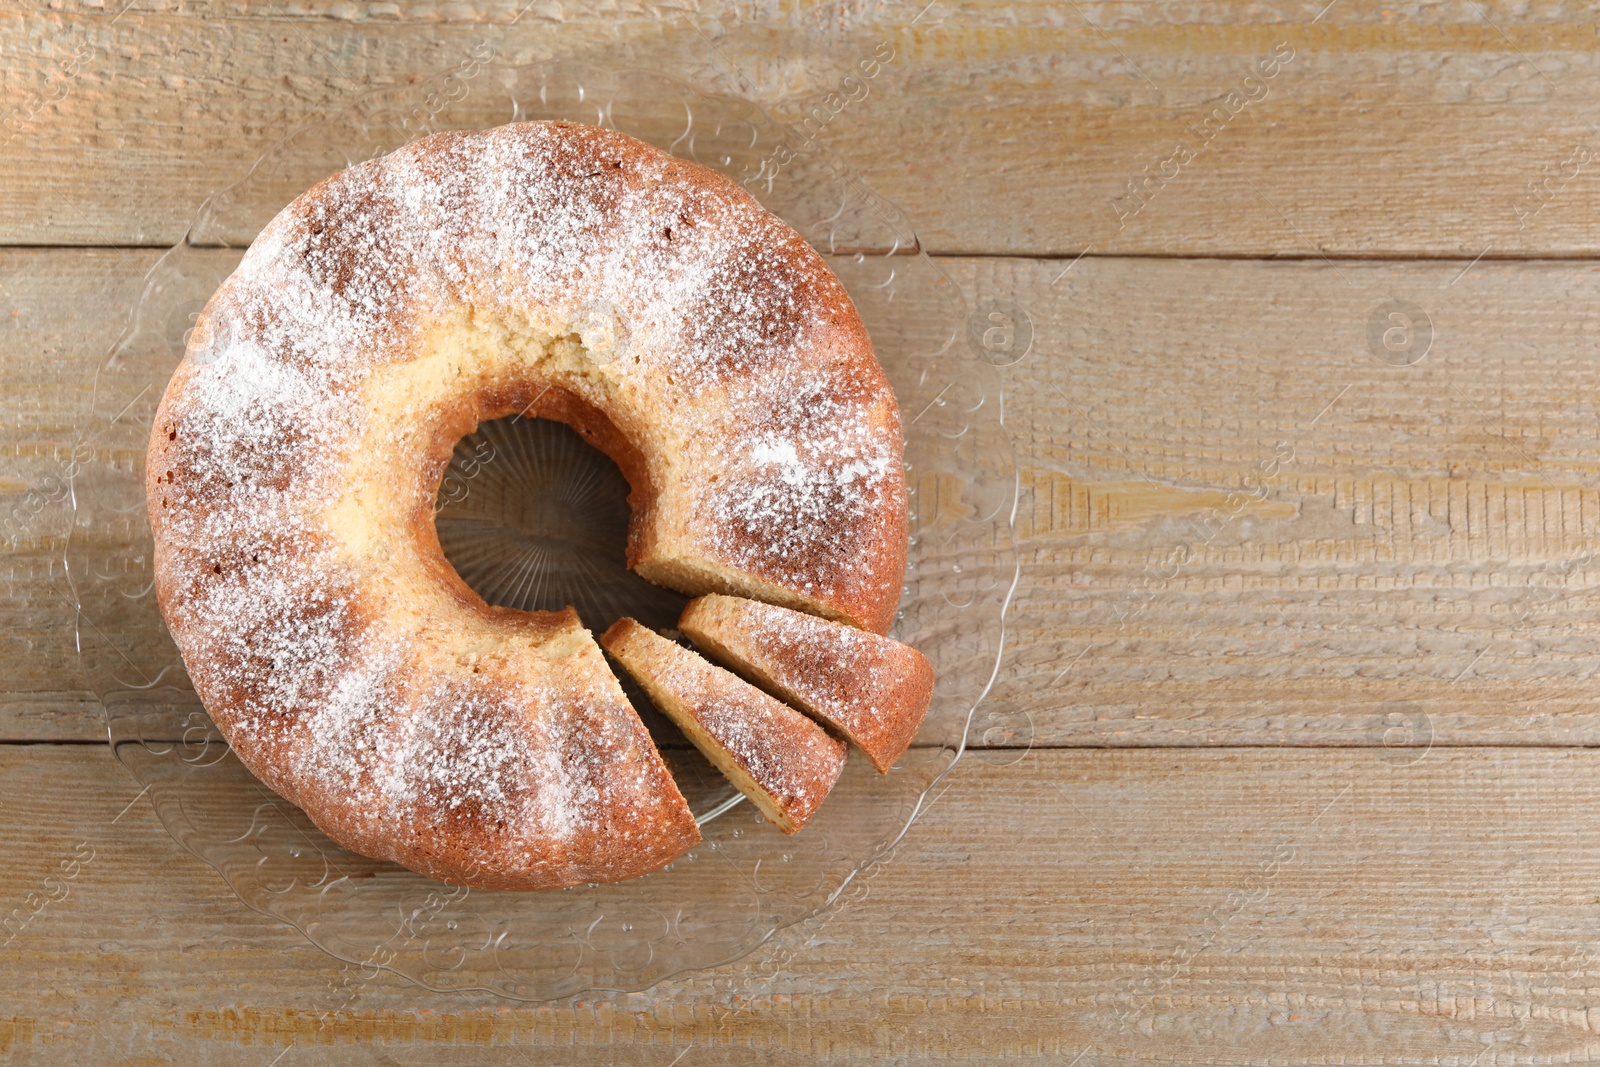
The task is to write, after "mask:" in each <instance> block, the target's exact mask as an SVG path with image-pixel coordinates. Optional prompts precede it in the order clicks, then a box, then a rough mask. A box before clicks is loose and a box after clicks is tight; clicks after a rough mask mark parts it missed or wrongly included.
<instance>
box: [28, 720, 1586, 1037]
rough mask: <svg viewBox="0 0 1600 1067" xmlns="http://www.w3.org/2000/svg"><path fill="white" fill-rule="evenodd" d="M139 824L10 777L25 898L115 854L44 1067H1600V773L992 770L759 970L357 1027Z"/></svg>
mask: <svg viewBox="0 0 1600 1067" xmlns="http://www.w3.org/2000/svg"><path fill="white" fill-rule="evenodd" d="M134 796H135V790H134V787H133V786H132V785H131V783H130V780H129V779H127V778H126V777H125V776H124V775H122V773H121V772H120V771H119V770H118V769H117V768H116V767H115V765H114V764H113V763H112V760H111V756H110V754H109V752H108V751H107V750H106V749H104V748H101V747H98V746H96V747H92V748H87V747H82V746H75V747H65V748H64V747H54V748H45V749H42V750H32V749H19V748H7V749H4V750H0V803H3V805H4V808H3V810H4V811H5V812H6V813H7V814H6V818H5V820H4V823H3V824H0V843H3V845H4V846H5V848H6V850H7V853H8V854H9V855H11V856H13V857H14V860H13V861H12V862H10V863H8V864H6V865H5V867H4V868H3V869H0V899H4V900H7V901H10V900H20V899H22V898H23V897H24V896H25V895H26V894H27V893H29V892H33V891H35V890H37V889H39V887H40V886H41V885H42V884H43V880H44V878H45V877H46V876H47V875H49V873H50V872H51V871H53V870H55V869H56V867H57V864H58V861H59V860H60V859H61V858H63V857H68V856H82V855H90V853H89V852H88V851H86V850H92V859H90V860H89V861H88V862H87V863H83V864H81V865H80V868H79V870H78V873H77V876H76V877H75V878H73V879H71V880H70V881H69V882H68V883H66V884H67V885H68V887H69V891H68V892H67V894H66V896H65V898H64V899H61V900H59V901H58V902H56V903H54V904H52V905H50V907H49V908H48V909H46V910H45V911H43V912H42V913H41V914H40V915H39V916H38V917H37V918H36V919H35V920H34V921H33V923H32V924H30V925H29V926H28V927H26V928H25V929H24V930H23V931H22V933H21V934H20V935H19V936H18V937H17V938H16V939H15V940H14V941H13V942H12V943H11V944H10V945H8V946H7V947H6V948H5V949H4V952H5V954H6V959H7V966H6V967H5V969H4V970H0V998H3V1003H4V1007H3V1008H0V1056H6V1055H9V1056H10V1057H11V1062H16V1063H85V1062H109V1063H128V1064H137V1065H140V1067H143V1065H145V1064H157V1063H168V1062H176V1063H207V1064H250V1065H257V1067H264V1065H266V1064H269V1063H272V1062H273V1061H274V1057H276V1056H279V1055H282V1056H283V1058H282V1059H281V1060H278V1061H277V1062H278V1063H279V1064H280V1067H284V1065H293V1064H309V1063H334V1064H343V1063H372V1062H380V1063H417V1064H424V1063H460V1064H489V1063H508V1064H512V1063H514V1064H530V1063H532V1064H553V1065H555V1064H560V1065H583V1064H609V1063H645V1064H667V1063H670V1062H672V1060H673V1057H674V1056H677V1055H679V1054H680V1053H682V1054H683V1058H682V1060H680V1061H679V1063H680V1064H729V1065H733V1064H741V1065H742V1064H749V1063H754V1062H760V1063H773V1064H794V1065H797V1067H798V1065H801V1064H811V1063H827V1064H881V1063H889V1064H921V1063H930V1062H936V1063H937V1062H956V1063H984V1064H990V1063H1039V1064H1066V1063H1068V1062H1071V1061H1072V1059H1073V1057H1074V1056H1077V1055H1079V1053H1080V1052H1083V1053H1084V1055H1083V1058H1082V1059H1081V1060H1079V1061H1078V1064H1079V1067H1084V1065H1091V1067H1101V1065H1107V1064H1122V1063H1136V1062H1142V1063H1150V1062H1156V1063H1178V1064H1216V1063H1227V1064H1269V1063H1270V1064H1274V1065H1312V1064H1326V1063H1327V1062H1329V1060H1330V1059H1333V1058H1334V1055H1335V1054H1337V1055H1338V1058H1339V1059H1340V1060H1341V1061H1342V1062H1346V1063H1375V1064H1376V1063H1385V1064H1393V1063H1419V1064H1420V1063H1431V1064H1446V1065H1456V1067H1466V1065H1467V1064H1471V1063H1476V1064H1478V1065H1479V1067H1481V1065H1483V1064H1496V1065H1507V1064H1523V1063H1536V1064H1545V1063H1582V1062H1592V1060H1593V1059H1594V1058H1595V1057H1597V1056H1600V1037H1597V1036H1596V1034H1595V1033H1594V1024H1593V1005H1594V999H1595V996H1596V995H1597V989H1600V962H1597V960H1596V956H1595V951H1596V948H1597V945H1600V942H1597V940H1596V932H1595V925H1594V923H1593V914H1594V887H1595V885H1596V882H1597V880H1600V829H1597V828H1596V825H1595V821H1594V819H1593V818H1592V815H1591V813H1592V811H1593V808H1594V806H1595V805H1596V804H1597V803H1600V755H1597V754H1596V753H1594V752H1593V751H1583V750H1571V749H1568V750H1559V749H1519V750H1505V749H1499V750H1488V751H1486V750H1462V749H1456V750H1438V749H1435V750H1434V751H1432V752H1430V753H1428V754H1427V755H1426V756H1424V757H1423V758H1421V759H1419V760H1418V761H1417V762H1415V763H1413V764H1411V765H1409V766H1403V765H1399V764H1397V763H1393V762H1388V761H1385V760H1383V759H1382V758H1380V756H1379V755H1378V754H1375V753H1373V752H1370V751H1353V750H1345V751H1336V752H1330V751H1326V750H1324V751H1304V750H1283V751H1279V750H1271V749H1260V748H1256V749H1241V750H1216V749H1211V750H1204V749H1199V750H1188V751H1185V752H1181V753H1179V752H1172V751H1151V750H1121V751H1096V750H1077V751H1063V750H1056V751H1036V752H1033V753H1031V754H1029V755H1028V756H1026V757H1025V758H1023V759H1021V760H1018V759H1017V758H1016V754H1014V753H1003V752H986V753H972V754H970V755H969V763H968V764H967V765H966V766H965V767H964V768H962V771H961V779H960V781H959V782H958V783H956V784H955V785H954V786H953V787H952V788H951V789H950V791H949V792H948V793H946V794H945V795H944V796H943V797H941V798H940V799H939V800H938V801H936V802H935V803H934V804H933V806H932V808H931V809H930V810H929V811H928V813H927V815H926V816H925V817H924V819H923V820H922V821H921V822H920V823H919V824H918V825H917V826H916V827H915V828H914V829H913V831H912V834H911V836H910V837H909V838H908V839H907V840H906V841H905V842H904V844H903V845H902V847H901V848H900V850H899V852H898V854H897V855H896V856H895V857H894V859H893V860H892V861H891V862H889V863H888V864H886V865H884V866H883V867H881V868H880V869H879V871H878V873H877V874H876V876H875V877H873V878H872V879H871V880H870V882H869V883H868V884H867V885H866V888H865V891H864V892H863V893H855V894H853V899H852V900H851V902H850V903H849V904H848V905H847V906H845V907H843V908H841V909H839V910H837V911H835V912H833V913H831V914H830V915H825V916H823V917H820V918H818V919H816V920H812V921H810V922H807V923H803V924H801V925H799V926H796V927H793V928H791V929H790V930H788V931H785V932H783V933H780V934H779V935H778V936H777V938H776V939H775V940H774V942H773V943H772V944H771V945H769V946H767V947H764V948H762V949H760V950H758V951H757V952H755V953H754V954H752V955H751V956H749V957H746V958H745V959H744V960H742V961H740V962H738V963H735V964H731V965H728V966H725V967H721V968H718V969H716V970H714V971H711V972H706V973H700V974H693V975H687V976H683V977H680V978H675V979H669V980H667V981H665V982H663V983H661V984H660V985H658V986H656V987H655V988H654V989H651V990H650V991H648V992H645V993H639V994H590V995H586V996H582V997H578V998H570V999H565V1000H561V1001H555V1002H552V1003H549V1004H543V1005H537V1006H528V1005H515V1004H509V1003H506V1002H503V1001H496V1000H494V999H493V998H489V997H484V996H464V995H441V994H430V993H426V992H423V991H420V990H418V989H416V988H415V987H411V986H408V985H407V984H405V983H403V982H401V981H399V980H395V979H391V978H388V977H380V978H378V979H375V980H373V981H371V982H369V983H366V984H365V985H362V986H361V987H360V991H359V996H358V997H357V998H356V999H355V1000H354V1001H353V1002H351V1003H350V1004H349V1006H348V1008H346V1009H344V1010H341V1011H340V1013H339V1014H338V1015H337V1016H336V1018H335V1019H334V1020H333V1021H332V1022H331V1023H329V1024H328V1025H327V1026H326V1027H324V1026H321V1025H319V1013H321V1012H325V1011H329V1010H332V1009H333V1008H335V1007H339V1006H340V1005H341V1004H342V1003H343V1001H342V999H341V996H340V995H339V991H340V990H342V989H344V988H345V986H343V985H342V984H341V983H342V982H343V980H344V979H345V977H346V975H345V973H344V967H343V965H342V964H339V963H338V962H337V961H334V960H332V959H331V958H329V957H326V956H324V955H322V954H321V953H319V952H318V951H316V950H314V949H311V948H309V947H307V946H306V945H305V944H304V943H303V942H302V941H301V940H300V939H299V937H298V935H296V934H295V933H294V932H293V931H291V930H288V929H287V928H285V927H283V926H280V925H279V924H277V923H275V922H273V921H271V920H268V919H264V918H262V917H260V916H257V915H255V914H253V913H249V912H245V911H244V910H243V909H241V908H240V907H239V906H238V905H237V903H235V902H234V901H233V899H232V898H231V896H230V895H229V893H228V891H227V890H226V888H225V887H223V886H222V884H221V882H220V880H219V879H218V878H217V877H216V875H215V874H214V873H213V872H211V871H210V869H209V868H205V867H203V866H202V865H201V864H200V863H199V862H198V861H196V860H192V859H190V858H189V857H187V856H186V855H179V856H177V857H174V855H173V848H174V847H173V845H172V842H171V840H170V839H169V838H168V837H167V836H166V834H165V832H164V831H163V830H162V829H161V828H160V826H159V825H158V824H157V823H156V821H155V819H154V817H153V816H152V815H151V813H150V811H149V808H148V807H147V806H146V805H144V804H143V803H139V804H134V805H133V806H132V807H131V808H128V810H127V813H126V814H125V815H122V816H121V818H120V819H118V814H119V812H121V811H122V810H123V809H124V807H125V806H127V805H128V803H129V801H130V800H132V799H133V798H134ZM113 820H117V821H115V822H114V823H113ZM691 1045H692V1048H690V1046H691ZM285 1048H288V1049H289V1051H288V1052H286V1053H285V1052H284V1050H285ZM685 1048H690V1050H689V1051H688V1052H687V1053H684V1052H683V1050H684V1049H685ZM1085 1050H1088V1051H1087V1052H1085Z"/></svg>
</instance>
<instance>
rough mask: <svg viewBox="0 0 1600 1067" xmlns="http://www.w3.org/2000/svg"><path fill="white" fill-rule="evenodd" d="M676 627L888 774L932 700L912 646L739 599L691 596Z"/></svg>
mask: <svg viewBox="0 0 1600 1067" xmlns="http://www.w3.org/2000/svg"><path fill="white" fill-rule="evenodd" d="M678 628H679V629H680V630H682V631H683V632H684V634H686V635H687V636H688V637H689V639H690V640H692V641H693V642H694V643H695V645H696V647H698V648H699V649H701V650H702V651H703V652H705V653H706V654H707V655H708V656H710V657H711V658H712V659H714V660H716V661H717V662H718V663H721V664H722V665H723V666H725V667H728V668H729V669H731V670H734V671H736V672H738V673H739V674H740V675H741V676H743V677H744V678H746V679H748V680H749V681H751V682H753V683H755V684H756V685H759V686H760V687H761V688H762V689H765V690H766V691H767V692H769V693H771V694H773V695H774V696H776V697H779V698H781V699H783V700H785V701H787V702H788V703H790V704H792V705H794V706H795V707H797V708H799V709H800V710H801V711H804V712H805V713H806V714H808V715H811V716H813V717H815V718H817V719H819V720H820V721H821V722H823V723H825V724H826V725H828V726H830V727H832V728H833V729H835V730H837V731H839V732H840V733H841V734H843V735H844V736H845V737H847V738H848V739H849V740H850V741H851V742H852V743H853V744H855V745H856V747H858V748H860V749H861V750H862V751H863V752H865V753H866V754H867V757H868V758H869V759H871V760H872V765H873V766H874V767H876V768H878V770H879V771H880V772H887V771H888V770H889V768H890V767H891V766H893V764H894V762H895V760H897V759H899V758H900V756H901V755H902V754H903V753H904V752H905V750H906V749H907V748H908V747H909V746H910V744H911V739H912V738H913V737H915V736H916V733H917V730H918V728H919V727H921V725H922V720H923V718H924V717H925V716H926V715H927V713H928V704H929V702H930V701H931V700H932V699H933V667H932V665H930V664H929V663H928V660H927V657H925V656H924V655H923V654H922V653H920V652H918V651H917V650H916V649H914V648H912V647H910V646H909V645H903V644H901V643H900V642H898V641H894V640H891V639H889V638H887V637H879V636H877V635H876V634H868V633H862V632H861V631H859V630H855V629H852V628H850V627H848V626H843V625H840V624H839V623H835V622H830V621H828V620H826V619H819V618H816V617H814V616H811V615H804V614H801V613H800V612H797V611H790V610H789V609H787V608H781V607H778V606H776V605H773V604H762V603H759V602H757V601H754V600H746V599H744V598H742V597H730V596H723V595H720V594H716V593H713V594H710V595H708V596H703V597H699V598H698V599H695V600H691V601H690V602H689V604H688V606H687V607H685V608H684V610H683V615H682V617H680V618H679V620H678Z"/></svg>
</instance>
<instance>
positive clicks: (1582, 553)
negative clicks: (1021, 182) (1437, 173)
mask: <svg viewBox="0 0 1600 1067" xmlns="http://www.w3.org/2000/svg"><path fill="white" fill-rule="evenodd" d="M948 266H949V270H950V272H951V274H952V276H953V278H954V279H955V280H956V281H957V282H958V283H959V284H960V285H962V287H963V288H965V289H967V290H968V291H969V292H972V293H974V294H975V296H976V298H977V299H979V300H987V299H991V298H1000V299H1008V300H1011V301H1013V302H1014V303H1015V304H1016V305H1019V306H1020V307H1021V308H1022V309H1024V310H1023V312H1022V314H1027V315H1030V316H1031V318H1032V331H1033V338H1034V340H1033V350H1032V352H1031V354H1030V355H1029V356H1028V357H1027V358H1026V359H1025V360H1023V361H1022V362H1020V363H1016V364H1014V365H1012V366H1010V367H1007V368H1005V369H1004V370H1003V371H1002V374H1003V375H1004V376H1005V380H1006V387H1005V399H1006V421H1007V423H1008V425H1009V426H1010V427H1011V429H1012V431H1013V433H1014V434H1015V438H1016V446H1017V449H1018V452H1019V459H1020V464H1019V466H1020V470H1021V480H1022V485H1023V494H1022V499H1021V502H1020V507H1019V510H1018V531H1017V532H1018V538H1019V543H1020V545H1021V548H1022V554H1023V568H1022V578H1021V581H1020V583H1019V586H1018V593H1017V597H1016V602H1015V606H1014V608H1013V610H1012V612H1011V614H1010V617H1009V626H1008V631H1009V635H1010V637H1009V644H1008V648H1009V654H1008V656H1007V658H1006V662H1005V665H1004V666H1003V668H1002V671H1001V674H1000V678H999V680H998V683H997V685H996V687H995V690H994V693H993V695H992V697H991V699H990V701H989V702H988V703H987V705H986V706H987V710H988V714H989V716H990V717H991V719H992V721H993V725H992V726H990V727H988V728H987V729H989V730H992V731H993V733H992V734H991V735H990V737H991V740H1004V739H1006V738H1008V737H1010V738H1015V739H1016V741H1015V743H1022V742H1023V741H1024V740H1025V739H1026V738H1028V737H1029V736H1031V737H1032V738H1033V740H1034V742H1035V743H1045V744H1057V743H1085V742H1088V743H1110V744H1129V743H1132V744H1190V743H1203V744H1212V743H1220V744H1240V743H1246V744H1357V745H1359V744H1378V743H1384V742H1385V739H1387V740H1388V741H1389V742H1393V743H1411V739H1414V738H1415V737H1431V738H1432V739H1434V740H1436V741H1439V742H1441V743H1450V744H1461V743H1472V744H1479V743H1515V744H1528V743H1535V744H1572V743H1584V744H1588V743H1593V739H1595V738H1597V736H1600V735H1597V733H1596V730H1597V727H1600V720H1597V719H1596V718H1595V717H1594V713H1593V709H1594V707H1595V696H1596V695H1597V689H1596V682H1595V677H1594V675H1595V670H1594V659H1593V656H1592V653H1591V650H1592V649H1593V648H1594V647H1595V643H1596V639H1597V638H1600V623H1597V621H1596V620H1597V619H1600V602H1597V589H1596V582H1597V580H1600V573H1597V570H1596V567H1595V561H1596V549H1597V547H1600V538H1597V534H1600V530H1597V528H1596V525H1595V524H1596V521H1597V517H1600V496H1597V495H1596V489H1595V472H1596V469H1597V465H1600V439H1597V438H1596V436H1595V434H1594V431H1593V416H1592V412H1593V411H1594V410H1595V406H1596V403H1597V401H1600V392H1597V390H1600V373H1597V372H1600V362H1597V355H1596V352H1595V348H1594V346H1593V344H1592V342H1590V341H1589V340H1588V336H1589V333H1588V328H1587V327H1586V326H1583V325H1580V322H1582V321H1583V319H1584V317H1585V315H1586V312H1585V311H1583V310H1582V309H1583V308H1586V307H1590V306H1595V304H1596V298H1597V297H1600V290H1597V283H1600V274H1597V273H1596V272H1595V270H1594V269H1593V268H1592V267H1589V266H1585V265H1581V264H1571V263H1555V262H1544V263H1524V264H1514V263H1488V262H1481V263H1479V264H1477V265H1476V266H1473V267H1471V268H1470V269H1466V270H1464V269H1463V267H1464V265H1463V264H1459V263H1410V264H1392V263H1387V264H1386V263H1352V262H1348V261H1346V262H1339V263H1334V262H1328V261H1323V260H1320V259H1318V260H1311V261H1304V262H1297V263H1294V264H1288V263H1262V262H1220V263H1219V262H1199V261H1188V262H1184V261H1149V260H1144V261H1140V260H1101V261H1090V260H1084V261H1083V262H1081V263H1079V264H1078V266H1076V267H1075V268H1073V269H1072V271H1071V272H1070V273H1069V274H1067V275H1066V276H1065V277H1062V276H1061V271H1062V268H1061V265H1060V264H1059V263H1053V262H1052V263H1047V262H1039V261H1031V262H1030V261H1018V260H962V261H955V262H951V263H950V264H949V265H948ZM1396 300H1400V301H1404V302H1405V303H1404V304H1403V305H1396V304H1395V303H1394V301H1396ZM1396 307H1400V308H1401V311H1395V310H1394V309H1395V308H1396ZM1397 315H1398V316H1400V317H1399V318H1394V317H1391V316H1397ZM1405 316H1411V317H1412V318H1413V319H1415V321H1414V322H1412V323H1411V325H1410V326H1409V327H1403V326H1402V325H1401V324H1402V323H1404V322H1406V321H1408V320H1406V318H1405ZM1406 328H1408V329H1410V330H1411V334H1410V345H1411V346H1410V348H1409V349H1406V348H1405V347H1404V346H1403V345H1401V344H1400V343H1401V341H1402V340H1403V338H1402V337H1401V332H1399V331H1402V330H1403V329H1406ZM1386 337H1387V342H1386ZM1386 343H1392V344H1394V345H1398V346H1400V347H1393V348H1391V347H1386ZM1418 357H1421V358H1420V359H1418ZM1408 359H1418V361H1417V362H1414V363H1412V364H1410V365H1404V363H1405V361H1406V360H1408Z"/></svg>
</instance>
